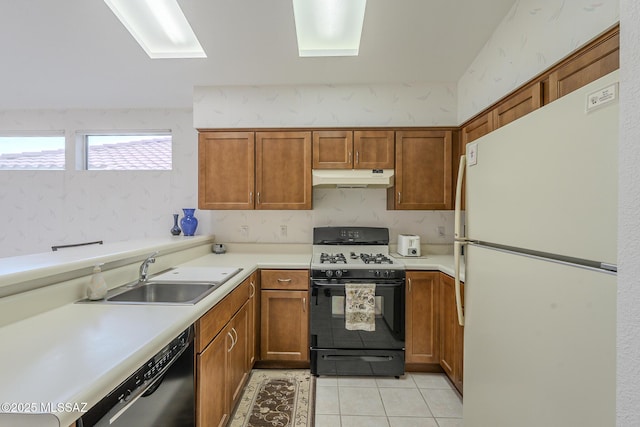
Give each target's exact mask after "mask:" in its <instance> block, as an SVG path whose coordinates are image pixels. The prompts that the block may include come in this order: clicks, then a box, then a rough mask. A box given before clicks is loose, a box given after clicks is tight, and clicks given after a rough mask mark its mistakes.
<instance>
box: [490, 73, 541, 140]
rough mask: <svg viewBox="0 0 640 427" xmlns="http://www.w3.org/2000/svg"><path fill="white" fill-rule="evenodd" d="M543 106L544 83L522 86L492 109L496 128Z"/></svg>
mask: <svg viewBox="0 0 640 427" xmlns="http://www.w3.org/2000/svg"><path fill="white" fill-rule="evenodd" d="M541 106H542V84H541V83H540V82H536V83H534V84H532V85H531V86H529V87H525V88H522V89H520V90H518V91H517V92H516V93H514V94H512V95H510V96H509V97H508V98H507V99H506V100H504V101H503V102H501V103H500V104H498V105H497V106H496V107H495V108H494V109H493V111H492V113H493V125H494V129H498V128H500V127H502V126H504V125H507V124H509V123H511V122H512V121H514V120H517V119H519V118H520V117H523V116H526V115H527V114H529V113H530V112H532V111H534V110H537V109H538V108H540V107H541Z"/></svg>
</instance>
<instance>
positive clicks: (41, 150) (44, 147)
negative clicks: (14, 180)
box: [0, 132, 65, 170]
mask: <svg viewBox="0 0 640 427" xmlns="http://www.w3.org/2000/svg"><path fill="white" fill-rule="evenodd" d="M64 148H65V137H64V134H63V133H62V132H60V133H59V134H57V135H25V134H17V135H13V136H11V135H6V134H5V135H0V169H2V170H64V165H65V150H64Z"/></svg>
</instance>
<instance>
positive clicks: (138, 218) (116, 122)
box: [0, 110, 208, 257]
mask: <svg viewBox="0 0 640 427" xmlns="http://www.w3.org/2000/svg"><path fill="white" fill-rule="evenodd" d="M192 117H193V115H192V113H191V111H188V110H184V111H183V110H117V111H116V110H105V111H102V110H101V111H85V110H82V111H80V110H65V111H0V133H1V132H2V131H21V130H43V131H44V130H57V131H64V132H65V135H66V148H67V149H66V160H67V165H70V166H68V167H67V170H65V171H2V170H0V206H1V209H0V212H1V213H0V221H1V223H2V226H0V257H5V256H13V255H22V254H27V253H35V252H46V251H50V250H51V246H52V245H62V244H70V243H79V242H87V241H94V240H104V241H105V242H113V241H120V240H128V239H134V238H143V237H149V236H162V235H165V233H166V234H168V230H169V229H170V228H171V226H172V225H173V217H172V216H171V214H172V213H174V212H175V213H178V212H180V213H181V210H180V209H181V208H183V207H195V206H197V142H196V141H197V133H196V131H195V130H194V129H193V125H192ZM166 129H171V131H172V134H173V141H174V146H173V170H171V171H118V172H115V171H81V170H75V167H74V165H75V140H76V132H78V131H87V130H93V131H104V130H120V131H122V130H124V131H134V130H144V131H149V130H166ZM203 214H204V213H203ZM181 216H182V215H181ZM207 226H208V221H203V224H202V231H203V232H205V231H206V227H207Z"/></svg>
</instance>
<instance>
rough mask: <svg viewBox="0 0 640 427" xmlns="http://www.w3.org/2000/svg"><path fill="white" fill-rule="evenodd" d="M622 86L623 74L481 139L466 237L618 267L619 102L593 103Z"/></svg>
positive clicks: (470, 169)
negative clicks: (590, 105)
mask: <svg viewBox="0 0 640 427" xmlns="http://www.w3.org/2000/svg"><path fill="white" fill-rule="evenodd" d="M617 81H618V72H617V71H616V72H613V73H611V74H609V75H607V76H604V77H602V78H601V79H599V80H596V81H595V82H592V83H590V84H589V85H587V86H585V87H583V88H581V89H580V90H577V91H575V92H572V93H570V94H569V95H566V96H564V97H562V98H560V99H558V100H557V101H554V102H552V103H550V104H549V105H547V106H545V107H542V108H540V109H538V110H536V111H534V112H532V113H530V114H528V115H526V116H524V117H522V118H520V119H518V120H516V121H514V122H512V123H510V124H508V125H506V126H504V127H502V128H500V129H497V130H496V131H494V132H492V133H490V134H488V135H486V136H484V137H483V138H481V139H478V140H477V164H476V165H473V166H467V175H466V176H467V187H466V191H467V199H466V204H467V216H466V225H467V236H466V237H467V238H469V239H472V240H479V241H486V242H491V243H497V244H501V245H506V246H513V247H518V248H524V249H529V250H536V251H541V252H548V253H553V254H559V255H563V256H570V257H575V258H582V259H587V260H593V261H599V262H607V263H610V264H616V233H617V187H618V184H617V179H618V178H617V176H618V174H617V156H618V154H617V153H618V152H617V145H618V144H617V141H618V102H617V100H616V101H614V102H612V103H610V104H608V105H606V106H603V107H602V108H600V109H596V110H593V111H590V112H588V113H587V112H586V104H587V95H588V94H589V93H592V92H594V91H596V90H597V89H601V88H604V87H608V86H610V85H611V84H612V83H614V82H617ZM471 145H472V144H469V145H467V151H469V148H470V146H471ZM467 157H468V155H467Z"/></svg>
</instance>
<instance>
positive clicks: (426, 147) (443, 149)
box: [387, 130, 453, 210]
mask: <svg viewBox="0 0 640 427" xmlns="http://www.w3.org/2000/svg"><path fill="white" fill-rule="evenodd" d="M451 154H452V131H450V130H442V131H398V132H396V170H395V187H392V188H390V189H389V190H388V193H387V207H388V208H390V209H407V210H409V209H424V210H449V209H452V208H453V203H452V199H453V197H452V188H451V181H452V173H451V164H452V162H451Z"/></svg>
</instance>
